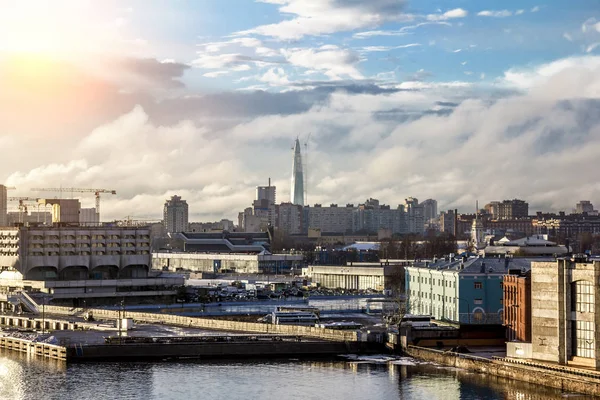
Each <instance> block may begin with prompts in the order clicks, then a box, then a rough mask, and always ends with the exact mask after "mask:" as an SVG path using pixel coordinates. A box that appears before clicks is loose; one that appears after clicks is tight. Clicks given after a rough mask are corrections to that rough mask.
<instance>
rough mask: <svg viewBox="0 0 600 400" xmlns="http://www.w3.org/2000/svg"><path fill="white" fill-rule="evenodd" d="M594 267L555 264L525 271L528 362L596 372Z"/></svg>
mask: <svg viewBox="0 0 600 400" xmlns="http://www.w3.org/2000/svg"><path fill="white" fill-rule="evenodd" d="M598 282H600V261H597V260H596V261H587V260H585V259H569V258H565V259H559V260H556V261H554V262H537V263H534V264H533V265H532V269H531V326H532V328H531V329H532V334H531V336H532V337H531V344H532V358H533V359H537V360H543V361H549V362H555V363H558V364H561V365H567V364H568V365H581V366H586V367H592V368H595V369H598V368H600V332H599V330H598V328H597V327H598V326H599V324H600V301H598V300H596V299H600V297H599V296H600V286H599V285H598Z"/></svg>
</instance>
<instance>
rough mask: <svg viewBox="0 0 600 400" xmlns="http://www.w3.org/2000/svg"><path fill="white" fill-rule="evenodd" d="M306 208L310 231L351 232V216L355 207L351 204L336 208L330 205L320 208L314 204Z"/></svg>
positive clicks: (336, 206)
mask: <svg viewBox="0 0 600 400" xmlns="http://www.w3.org/2000/svg"><path fill="white" fill-rule="evenodd" d="M307 208H308V227H309V228H310V229H319V230H321V232H322V233H323V232H330V233H331V232H338V233H347V232H352V214H353V212H354V210H356V207H354V205H353V204H346V206H345V207H343V206H342V207H338V205H337V204H331V205H330V206H329V207H322V206H321V205H320V204H315V205H314V207H307Z"/></svg>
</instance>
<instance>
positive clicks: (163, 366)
mask: <svg viewBox="0 0 600 400" xmlns="http://www.w3.org/2000/svg"><path fill="white" fill-rule="evenodd" d="M376 361H377V360H374V361H373V360H371V361H368V362H365V361H360V360H359V361H330V360H329V361H300V360H295V359H287V360H281V361H256V360H255V361H243V362H241V361H239V362H237V361H227V362H226V361H178V362H153V363H150V362H148V363H146V362H137V363H136V362H134V363H94V364H91V363H90V364H69V365H68V366H67V365H66V364H64V363H62V362H58V361H53V360H39V359H35V358H32V357H31V356H28V355H27V354H22V353H15V352H10V351H7V350H4V351H2V350H0V398H1V399H15V400H25V399H144V400H150V399H190V398H203V399H227V400H233V399H245V400H252V399H261V400H263V399H265V400H266V399H278V400H281V399H292V398H296V397H298V398H302V399H307V400H310V399H327V400H336V399H344V400H347V399H382V400H383V399H407V400H421V399H425V400H434V399H443V400H453V399H464V400H475V399H491V400H493V399H518V400H541V399H562V398H564V396H565V395H564V394H563V393H561V392H560V391H558V390H553V389H548V388H544V387H539V386H533V385H529V384H525V383H521V382H515V381H509V380H506V379H504V378H496V377H490V376H486V375H482V374H475V373H469V372H466V371H463V370H458V369H455V368H447V367H440V366H436V365H432V364H426V363H420V364H419V363H417V365H393V364H388V363H385V362H376ZM400 363H401V364H402V363H404V361H401V362H400ZM405 363H406V364H412V363H413V361H410V360H406V362H405ZM569 397H570V398H577V399H584V398H587V397H585V396H574V397H572V396H569Z"/></svg>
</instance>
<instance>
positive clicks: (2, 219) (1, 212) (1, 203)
mask: <svg viewBox="0 0 600 400" xmlns="http://www.w3.org/2000/svg"><path fill="white" fill-rule="evenodd" d="M7 210H8V197H7V191H6V186H4V185H0V226H6V225H8V220H7V218H8V217H7V213H6V212H7Z"/></svg>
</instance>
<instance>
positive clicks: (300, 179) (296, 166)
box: [290, 139, 304, 206]
mask: <svg viewBox="0 0 600 400" xmlns="http://www.w3.org/2000/svg"><path fill="white" fill-rule="evenodd" d="M290 202H291V203H292V204H295V205H300V206H303V205H304V171H303V168H302V154H301V152H300V140H298V139H296V142H295V143H294V162H293V164H292V187H291V192H290Z"/></svg>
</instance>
